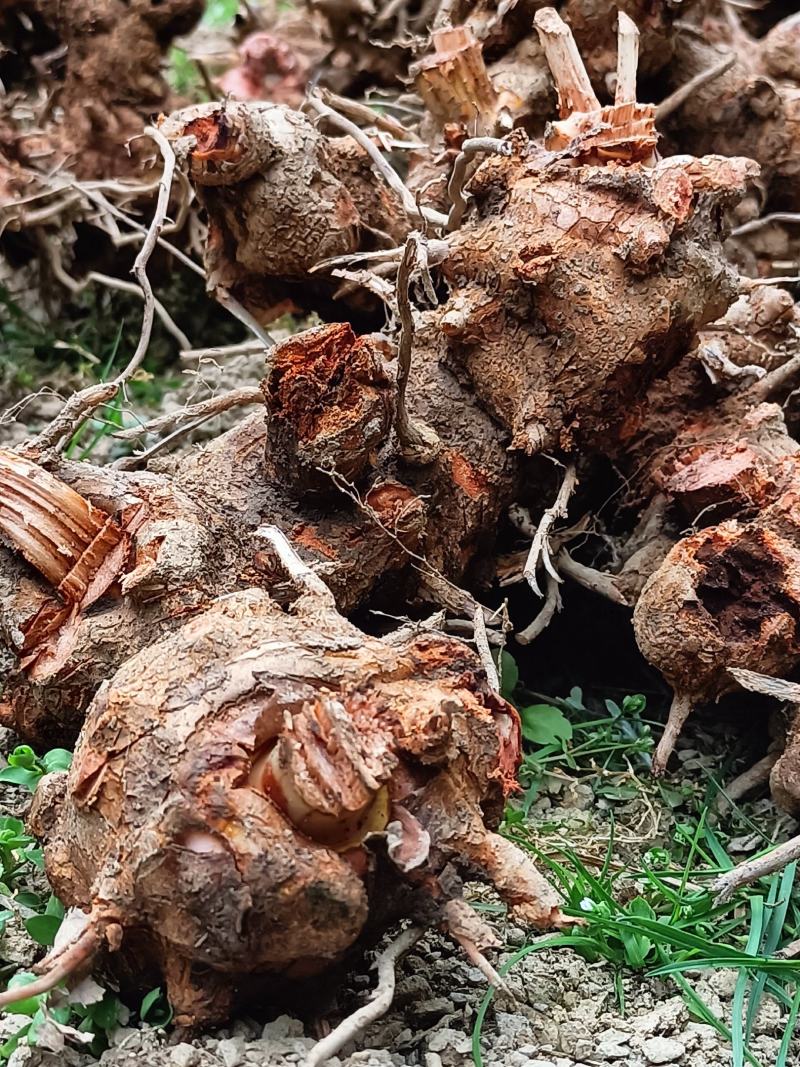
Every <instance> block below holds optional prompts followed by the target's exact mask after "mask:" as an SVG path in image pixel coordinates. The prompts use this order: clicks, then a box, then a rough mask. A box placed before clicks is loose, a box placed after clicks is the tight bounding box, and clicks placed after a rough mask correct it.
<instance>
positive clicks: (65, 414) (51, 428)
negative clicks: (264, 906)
mask: <svg viewBox="0 0 800 1067" xmlns="http://www.w3.org/2000/svg"><path fill="white" fill-rule="evenodd" d="M145 133H146V134H147V136H148V137H152V138H153V140H154V141H155V142H156V144H157V145H158V147H159V149H160V151H161V154H162V157H163V160H164V169H163V172H162V175H161V180H160V181H159V186H158V201H157V203H156V210H155V212H154V214H153V218H152V221H151V223H150V226H149V228H148V230H147V236H146V237H145V239H144V241H143V242H142V247H141V248H140V249H139V254H138V255H137V256H136V259H135V261H134V264H133V275H134V277H135V278H136V280H137V282H138V283H139V285H140V287H141V290H142V294H143V297H144V312H143V313H142V329H141V332H140V334H139V343H138V344H137V346H136V351H135V352H134V353H133V355H132V356H131V358H130V360H129V361H128V364H127V365H126V366H125V367H124V368H123V370H122V371H120V373H119V374H118V375H117V376H116V377H115V378H113V379H112V380H111V381H110V382H100V383H99V384H97V385H90V386H88V387H87V388H86V389H81V390H80V392H77V393H75V394H74V395H73V396H71V397H70V399H69V400H68V401H67V402H66V404H65V405H64V407H63V408H62V409H61V411H60V412H59V414H58V415H57V416H56V417H55V418H54V419H53V420H52V422H51V423H50V424H49V425H48V426H46V427H45V429H44V430H42V432H41V433H39V434H37V436H36V437H35V438H34V439H33V440H32V441H31V442H30V444H29V445H28V451H29V452H32V453H34V454H36V455H39V456H41V455H42V454H44V453H47V452H50V451H52V450H55V451H60V450H61V448H62V447H63V446H64V443H65V442H66V441H68V440H69V438H70V437H71V436H72V434H74V433H75V431H76V430H77V429H78V427H79V426H80V425H81V423H82V422H83V421H84V420H85V419H87V418H88V417H89V416H90V415H91V414H92V412H93V411H95V410H96V409H97V408H98V407H100V405H101V404H106V403H108V402H109V401H110V400H113V398H114V397H115V396H116V395H117V391H118V390H119V389H120V387H122V386H124V385H125V383H126V382H127V381H129V380H130V378H131V376H132V375H133V374H134V373H135V372H136V370H137V369H138V368H139V366H140V365H141V363H142V360H143V359H144V357H145V355H146V354H147V348H148V346H149V344H150V335H151V333H152V331H153V319H154V316H155V296H154V293H153V287H152V285H151V284H150V279H149V278H148V277H147V264H148V261H149V259H150V256H151V255H152V254H153V249H154V248H155V246H156V244H157V242H158V237H159V234H160V233H161V229H162V227H163V225H164V222H165V220H166V217H167V211H168V209H169V194H170V189H171V188H172V177H173V174H174V173H175V153H174V152H173V150H172V146H171V145H170V143H169V141H167V139H166V137H164V135H163V134H162V133H161V132H160V130H157V129H156V128H155V127H154V126H147V127H146V128H145Z"/></svg>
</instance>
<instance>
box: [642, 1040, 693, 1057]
mask: <svg viewBox="0 0 800 1067" xmlns="http://www.w3.org/2000/svg"><path fill="white" fill-rule="evenodd" d="M642 1052H643V1054H644V1057H645V1059H646V1060H647V1062H648V1063H675V1062H676V1061H677V1060H680V1059H682V1058H683V1056H684V1054H685V1052H686V1046H685V1045H684V1044H683V1043H682V1042H681V1041H676V1040H675V1038H674V1037H648V1038H647V1040H646V1041H643V1042H642Z"/></svg>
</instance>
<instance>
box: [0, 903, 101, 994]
mask: <svg viewBox="0 0 800 1067" xmlns="http://www.w3.org/2000/svg"><path fill="white" fill-rule="evenodd" d="M99 947H100V937H99V934H98V931H97V928H96V925H95V924H93V923H91V922H90V923H89V924H87V925H86V926H84V928H83V930H82V931H81V932H80V933H79V934H78V936H77V937H76V938H75V940H74V941H73V942H71V944H69V945H67V946H65V947H64V949H63V950H62V951H60V952H57V953H54V954H52V955H51V956H49V957H46V958H45V959H44V960H43V961H42V963H41V964H39V967H40V968H46V971H45V973H44V974H43V975H42V976H41V978H37V980H36V981H35V982H31V983H29V984H28V985H24V986H17V987H16V988H15V989H8V990H6V992H5V993H0V1008H7V1007H9V1005H11V1004H16V1003H17V1002H18V1001H20V1000H27V999H28V997H37V996H40V995H41V994H42V993H49V992H50V990H51V989H55V987H56V986H57V985H58V984H59V982H63V981H64V979H65V978H69V977H70V976H71V975H74V974H76V973H77V972H78V971H79V970H81V969H82V968H84V967H86V966H87V965H88V964H89V963H90V962H91V961H92V959H93V958H94V956H95V953H96V952H97V950H98V948H99ZM38 969H39V968H37V970H38Z"/></svg>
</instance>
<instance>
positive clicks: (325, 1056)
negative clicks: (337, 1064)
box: [304, 926, 424, 1067]
mask: <svg viewBox="0 0 800 1067" xmlns="http://www.w3.org/2000/svg"><path fill="white" fill-rule="evenodd" d="M423 933H424V930H423V929H422V927H420V926H412V927H410V928H409V929H408V930H404V931H403V933H402V934H400V935H399V937H397V938H395V940H394V941H393V942H392V943H391V945H389V947H388V948H387V949H385V951H384V952H382V953H381V954H380V956H378V960H377V963H378V984H377V986H376V987H375V992H374V994H373V996H372V1000H370V1001H369V1003H367V1004H363V1005H362V1006H361V1007H360V1008H358V1010H357V1011H354V1012H353V1014H352V1015H348V1017H347V1018H346V1019H343V1020H342V1021H341V1022H340V1023H339V1025H338V1026H337V1027H335V1028H334V1029H333V1030H331V1032H330V1033H329V1034H328V1036H327V1037H323V1039H322V1040H321V1041H318V1042H317V1043H316V1045H315V1046H314V1047H313V1048H312V1049H311V1051H310V1052H309V1054H308V1056H307V1057H306V1060H305V1065H304V1067H319V1065H320V1064H322V1063H325V1061H326V1060H329V1059H330V1058H331V1056H335V1055H336V1054H337V1053H338V1052H339V1051H340V1050H341V1049H343V1048H344V1046H345V1045H346V1044H348V1043H349V1042H350V1041H354V1040H355V1038H357V1037H358V1035H359V1034H360V1033H361V1032H362V1030H364V1029H365V1028H366V1027H367V1026H369V1024H370V1023H372V1022H375V1020H376V1019H380V1018H381V1016H383V1015H385V1014H386V1012H387V1011H388V1010H389V1008H390V1007H391V1004H392V1000H393V998H394V988H395V982H396V975H395V964H396V963H397V961H398V959H399V958H400V957H401V956H402V955H404V953H406V952H408V950H409V949H410V948H412V947H413V946H414V945H415V944H416V943H417V941H419V939H420V938H421V937H422V935H423Z"/></svg>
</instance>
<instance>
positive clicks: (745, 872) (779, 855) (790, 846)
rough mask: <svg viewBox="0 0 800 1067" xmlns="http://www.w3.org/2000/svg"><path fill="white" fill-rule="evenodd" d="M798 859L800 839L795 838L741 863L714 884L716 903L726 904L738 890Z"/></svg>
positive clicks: (712, 886)
mask: <svg viewBox="0 0 800 1067" xmlns="http://www.w3.org/2000/svg"><path fill="white" fill-rule="evenodd" d="M796 859H800V837H793V838H791V839H790V840H789V841H785V842H784V843H783V844H782V845H778V847H777V848H774V849H772V851H771V852H767V853H766V854H765V855H763V856H756V857H755V859H751V860H746V861H745V862H744V863H740V864H739V865H738V867H734V868H733V869H732V870H730V871H726V872H725V873H724V874H722V875H720V877H719V878H717V879H715V880H714V882H712V884H711V891H712V892H713V893H714V894H715V898H714V899H715V903H716V904H724V903H725V902H726V901H728V900H730V899H731V897H732V896H733V894H734V893H735V892H736V890H737V889H741V888H742V886H745V885H750V884H751V883H752V882H755V881H757V879H759V878H763V877H764V876H765V875H768V874H774V873H775V871H780V870H782V869H783V868H784V867H785V866H786V865H787V863H792V862H793V861H794V860H796Z"/></svg>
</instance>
